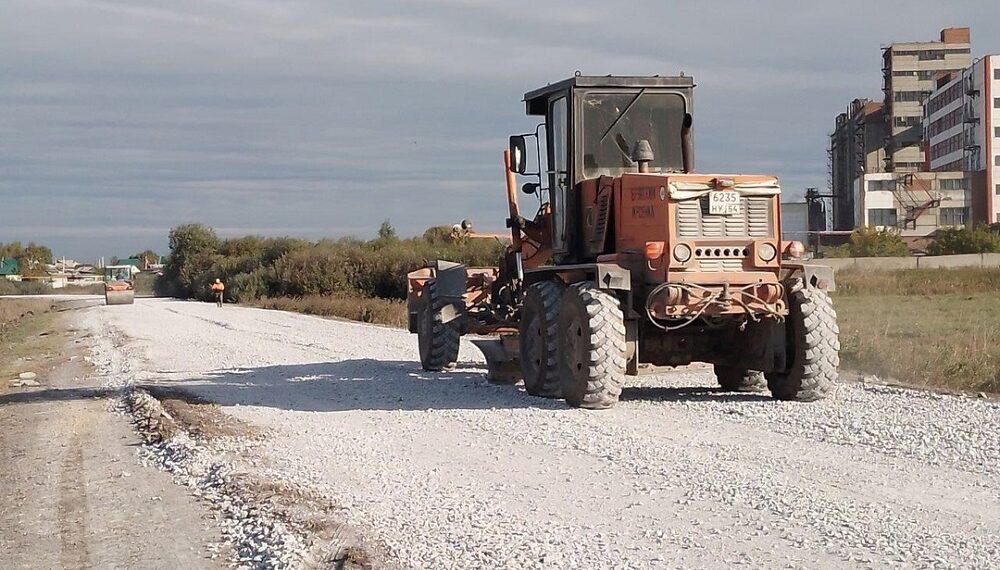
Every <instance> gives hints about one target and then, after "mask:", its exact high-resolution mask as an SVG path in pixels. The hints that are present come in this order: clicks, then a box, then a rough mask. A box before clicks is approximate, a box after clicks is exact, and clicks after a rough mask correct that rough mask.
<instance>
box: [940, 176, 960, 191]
mask: <svg viewBox="0 0 1000 570" xmlns="http://www.w3.org/2000/svg"><path fill="white" fill-rule="evenodd" d="M939 184H940V187H941V189H942V190H965V188H966V186H967V185H966V183H965V179H964V178H942V179H941V180H940V181H939Z"/></svg>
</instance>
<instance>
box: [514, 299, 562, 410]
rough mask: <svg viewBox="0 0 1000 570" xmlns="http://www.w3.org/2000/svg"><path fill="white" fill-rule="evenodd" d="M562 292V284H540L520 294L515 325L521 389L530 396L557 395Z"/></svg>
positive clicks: (544, 396)
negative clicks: (558, 341) (518, 347)
mask: <svg viewBox="0 0 1000 570" xmlns="http://www.w3.org/2000/svg"><path fill="white" fill-rule="evenodd" d="M565 289H566V287H565V286H564V285H563V284H562V282H556V281H542V282H539V283H535V284H533V285H531V286H530V287H528V292H527V293H526V294H525V295H524V303H523V304H522V305H521V321H520V323H519V324H518V333H519V334H518V336H519V337H520V338H519V342H520V357H521V375H522V376H523V378H524V390H525V391H526V392H527V393H529V394H531V395H532V396H541V397H543V398H558V397H559V395H560V391H559V366H558V362H557V360H556V354H557V348H558V347H557V342H556V337H557V334H556V331H557V330H558V325H559V303H560V300H561V299H562V296H563V291H564V290H565Z"/></svg>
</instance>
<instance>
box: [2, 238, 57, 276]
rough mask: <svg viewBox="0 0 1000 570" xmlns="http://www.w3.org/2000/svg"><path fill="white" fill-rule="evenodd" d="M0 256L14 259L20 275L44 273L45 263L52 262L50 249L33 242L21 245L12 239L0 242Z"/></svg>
mask: <svg viewBox="0 0 1000 570" xmlns="http://www.w3.org/2000/svg"><path fill="white" fill-rule="evenodd" d="M0 257H2V258H4V259H8V258H14V259H16V260H17V265H18V268H19V270H20V272H21V275H26V276H40V275H45V265H46V264H48V263H52V250H51V249H49V248H48V247H47V246H44V245H41V244H37V243H35V242H29V243H28V245H21V242H19V241H13V242H10V243H5V244H0Z"/></svg>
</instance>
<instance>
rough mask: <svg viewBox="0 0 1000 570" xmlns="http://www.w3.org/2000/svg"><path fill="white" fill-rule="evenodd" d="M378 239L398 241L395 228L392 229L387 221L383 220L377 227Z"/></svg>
mask: <svg viewBox="0 0 1000 570" xmlns="http://www.w3.org/2000/svg"><path fill="white" fill-rule="evenodd" d="M378 239H379V240H382V241H396V240H398V239H399V236H398V235H397V234H396V228H394V227H392V224H391V223H389V220H385V221H384V222H382V225H381V226H379V227H378Z"/></svg>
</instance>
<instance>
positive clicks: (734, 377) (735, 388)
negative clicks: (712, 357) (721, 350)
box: [715, 364, 767, 392]
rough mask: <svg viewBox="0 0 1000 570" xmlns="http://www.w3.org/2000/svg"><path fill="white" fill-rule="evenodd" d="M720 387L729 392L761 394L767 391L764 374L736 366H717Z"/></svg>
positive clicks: (716, 372)
mask: <svg viewBox="0 0 1000 570" xmlns="http://www.w3.org/2000/svg"><path fill="white" fill-rule="evenodd" d="M715 377H716V378H718V379H719V386H722V389H723V390H726V391H727V392H761V391H763V390H766V389H767V380H765V379H764V373H763V372H758V371H756V370H747V369H746V368H739V367H736V366H723V365H721V364H716V365H715Z"/></svg>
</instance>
